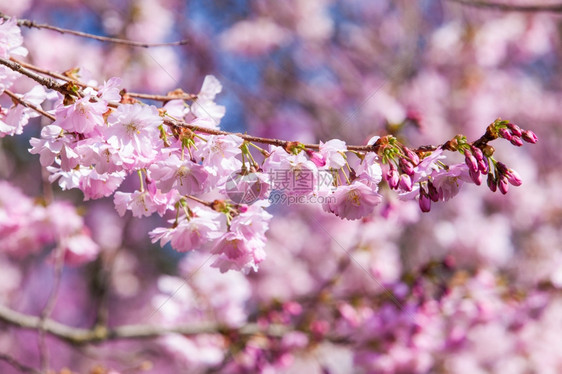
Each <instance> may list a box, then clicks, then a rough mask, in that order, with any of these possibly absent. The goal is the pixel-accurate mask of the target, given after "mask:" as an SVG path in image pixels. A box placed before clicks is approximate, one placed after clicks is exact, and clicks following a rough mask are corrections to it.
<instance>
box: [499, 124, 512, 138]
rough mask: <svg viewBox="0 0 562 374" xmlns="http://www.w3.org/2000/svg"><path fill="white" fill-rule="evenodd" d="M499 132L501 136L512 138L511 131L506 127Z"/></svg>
mask: <svg viewBox="0 0 562 374" xmlns="http://www.w3.org/2000/svg"><path fill="white" fill-rule="evenodd" d="M498 133H499V134H500V136H501V137H502V138H504V139H506V140H511V133H510V132H509V131H508V130H507V129H506V128H505V127H502V128H501V129H499V130H498Z"/></svg>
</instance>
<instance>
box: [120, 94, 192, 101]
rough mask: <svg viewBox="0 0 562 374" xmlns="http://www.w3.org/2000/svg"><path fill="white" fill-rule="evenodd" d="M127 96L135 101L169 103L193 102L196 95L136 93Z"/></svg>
mask: <svg viewBox="0 0 562 374" xmlns="http://www.w3.org/2000/svg"><path fill="white" fill-rule="evenodd" d="M126 95H127V96H130V97H134V98H137V99H144V100H155V101H170V100H188V101H191V100H195V99H197V95H194V94H188V93H186V94H181V95H174V94H172V95H150V94H143V93H136V92H127V93H126Z"/></svg>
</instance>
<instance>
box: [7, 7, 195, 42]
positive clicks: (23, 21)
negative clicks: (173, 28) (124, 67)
mask: <svg viewBox="0 0 562 374" xmlns="http://www.w3.org/2000/svg"><path fill="white" fill-rule="evenodd" d="M0 18H3V19H10V18H11V17H10V16H8V15H6V14H4V13H2V12H0ZM17 24H18V26H24V27H28V28H35V29H45V30H51V31H56V32H59V33H61V34H70V35H75V36H80V37H82V38H88V39H94V40H98V41H100V42H105V43H114V44H123V45H127V46H130V47H140V48H151V47H167V46H179V45H185V44H189V43H191V41H190V40H189V39H184V40H180V41H176V42H168V43H144V42H137V41H134V40H128V39H119V38H111V37H108V36H101V35H94V34H90V33H87V32H82V31H76V30H70V29H64V28H61V27H56V26H51V25H47V24H42V23H36V22H34V21H31V20H28V19H18V20H17Z"/></svg>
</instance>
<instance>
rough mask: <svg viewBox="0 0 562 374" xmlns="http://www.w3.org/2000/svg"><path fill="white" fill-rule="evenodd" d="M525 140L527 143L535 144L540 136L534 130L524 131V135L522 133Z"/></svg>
mask: <svg viewBox="0 0 562 374" xmlns="http://www.w3.org/2000/svg"><path fill="white" fill-rule="evenodd" d="M521 137H522V138H523V140H524V141H526V142H527V143H531V144H535V143H536V142H537V140H539V138H538V137H537V135H536V134H535V133H534V132H532V131H531V130H527V131H523V135H521Z"/></svg>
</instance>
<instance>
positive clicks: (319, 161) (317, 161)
mask: <svg viewBox="0 0 562 374" xmlns="http://www.w3.org/2000/svg"><path fill="white" fill-rule="evenodd" d="M307 154H308V157H309V158H310V161H312V162H314V165H316V166H318V167H322V166H325V165H326V159H325V158H324V157H323V156H322V155H321V154H320V153H318V152H310V153H308V152H307Z"/></svg>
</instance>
